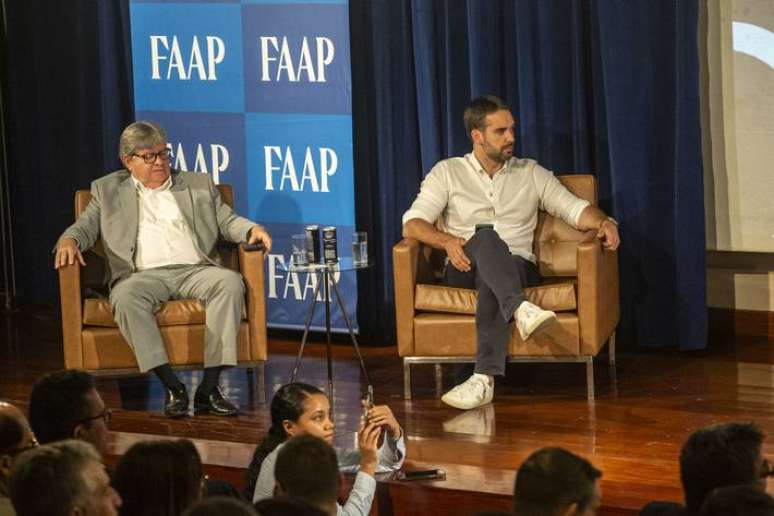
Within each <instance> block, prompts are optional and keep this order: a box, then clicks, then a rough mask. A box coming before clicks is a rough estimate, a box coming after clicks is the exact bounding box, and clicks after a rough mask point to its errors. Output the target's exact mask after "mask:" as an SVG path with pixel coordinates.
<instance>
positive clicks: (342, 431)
mask: <svg viewBox="0 0 774 516" xmlns="http://www.w3.org/2000/svg"><path fill="white" fill-rule="evenodd" d="M0 342H1V343H0V399H6V400H9V401H11V402H13V403H16V404H18V405H20V406H22V407H26V404H27V398H28V396H29V391H30V388H31V385H32V383H33V382H34V380H35V378H37V377H38V376H39V375H41V374H42V373H44V372H47V371H51V370H55V369H58V368H61V367H62V353H61V346H60V342H61V335H60V332H59V321H58V318H57V315H56V314H55V313H53V312H46V311H42V310H28V311H22V312H17V313H14V314H0ZM619 347H625V346H619ZM711 348H712V349H711V351H708V352H694V353H678V352H675V351H657V352H622V353H619V355H618V365H617V370H616V371H615V374H614V375H613V374H611V373H612V372H611V371H609V370H608V368H607V366H606V362H605V360H604V357H600V359H599V361H598V362H597V367H596V369H597V380H596V387H597V399H596V402H594V403H588V402H587V400H586V397H585V392H586V390H585V369H584V367H583V366H582V365H579V364H578V365H576V364H550V365H548V364H547V365H535V364H518V365H512V366H510V367H509V372H508V375H509V376H508V380H506V381H504V382H500V383H499V384H498V386H497V389H496V395H495V401H494V403H493V404H491V405H489V406H486V407H482V408H480V409H478V410H473V411H468V412H461V411H458V410H455V409H452V408H449V407H446V406H445V405H443V404H442V403H441V402H440V400H439V399H438V397H437V396H436V392H435V387H434V382H433V368H432V366H414V369H413V370H412V371H413V374H412V379H413V387H414V399H413V400H411V401H404V400H403V391H402V366H401V362H400V360H399V358H398V357H397V353H396V350H395V348H394V347H382V348H371V347H365V348H364V353H365V356H366V361H367V365H368V369H369V372H370V374H371V376H372V381H373V383H374V389H375V396H376V401H377V403H387V404H389V405H390V406H391V407H392V409H393V411H394V412H395V413H396V415H397V417H398V419H399V420H400V421H401V423H402V424H403V427H404V429H405V433H406V436H407V438H408V441H407V461H408V463H409V464H410V465H411V466H416V467H425V466H434V467H440V468H442V469H445V470H446V471H447V480H446V481H443V482H418V483H399V482H396V481H392V480H389V479H383V482H380V484H379V490H378V494H377V502H378V503H377V504H376V505H377V506H376V507H375V509H374V513H377V512H378V513H379V514H427V513H428V512H431V511H434V512H443V513H446V514H471V513H473V512H475V511H478V510H483V509H501V510H502V509H508V508H509V507H510V494H511V492H512V489H513V479H514V475H515V470H516V468H517V467H518V465H519V464H520V463H521V461H522V460H523V459H524V458H526V457H527V456H528V455H529V454H530V453H531V452H532V451H534V450H535V449H537V448H540V447H543V446H563V447H565V448H568V449H570V450H572V451H573V452H575V453H578V454H580V455H583V456H585V457H586V458H588V459H589V460H591V461H592V462H593V463H594V464H595V465H596V466H597V467H598V468H600V469H601V470H602V471H603V478H602V482H601V486H602V491H603V508H602V511H601V514H636V513H637V512H638V510H639V508H640V507H642V505H644V504H645V503H646V502H648V501H650V500H654V499H659V500H673V501H681V489H680V482H679V473H678V464H677V457H678V453H679V449H680V446H681V444H682V442H683V441H684V439H685V437H686V436H687V435H688V434H689V433H690V432H691V431H693V430H694V429H696V428H699V427H702V426H704V425H708V424H711V423H716V422H721V421H754V422H756V423H757V424H758V425H760V426H761V427H762V428H763V429H764V431H766V432H767V433H768V434H772V433H774V366H773V365H772V364H774V342H769V341H766V340H765V339H757V340H755V339H746V340H741V339H736V340H721V339H718V340H717V342H713V345H712V347H711ZM296 349H297V343H296V342H294V341H291V340H280V339H274V340H272V341H271V342H270V355H269V361H268V363H267V365H266V383H267V392H268V393H271V392H273V389H275V388H276V387H278V386H279V385H281V384H283V383H285V382H287V381H288V379H289V375H290V369H291V367H292V363H293V360H294V354H295V351H296ZM334 355H335V361H334V383H335V389H334V390H335V392H334V408H335V421H336V425H337V443H338V444H339V445H343V446H344V445H351V444H352V443H353V441H354V431H355V429H356V427H357V423H358V418H359V414H360V410H359V399H358V398H359V394H360V392H361V380H362V379H361V376H360V372H359V368H358V364H357V361H356V360H355V359H354V354H353V352H352V350H351V347H350V346H349V345H347V344H337V345H336V346H335V347H334ZM323 357H324V346H323V345H321V344H312V345H311V346H310V347H309V348H308V350H307V353H306V358H305V359H304V362H303V365H302V368H301V376H300V379H301V380H303V381H306V382H309V383H312V384H316V385H318V386H320V387H322V388H324V387H325V374H326V373H325V371H326V370H325V361H324V358H323ZM445 371H446V370H445ZM181 377H182V378H183V379H184V381H185V382H186V384H187V385H188V387H189V392H193V389H194V388H195V385H196V384H197V383H198V381H199V380H200V378H201V373H200V372H184V373H181ZM444 383H445V387H446V388H448V387H449V386H450V385H451V383H452V372H451V371H450V370H449V371H446V372H445V378H444ZM223 387H224V390H225V392H226V394H227V395H228V396H229V397H231V398H232V399H233V400H238V401H239V403H240V405H241V408H242V414H241V415H240V416H239V417H237V418H229V419H222V418H216V417H212V416H197V417H192V418H188V419H184V420H177V421H173V420H170V419H167V418H165V417H164V416H163V415H162V414H161V408H162V404H163V392H162V388H161V386H160V384H159V383H158V382H157V381H156V380H155V379H148V378H147V377H146V378H139V377H133V378H124V379H100V380H99V383H98V388H99V390H100V392H101V393H102V396H103V398H104V399H105V401H106V403H107V405H108V406H109V407H111V408H113V409H114V417H113V421H112V422H111V424H110V427H111V430H112V431H113V439H112V450H111V455H112V457H109V458H108V460H109V461H110V460H115V457H116V456H118V455H120V454H122V453H123V452H124V451H125V450H126V449H127V448H128V446H130V445H131V444H132V443H133V442H136V441H137V440H141V439H145V438H158V437H166V436H178V437H188V438H191V439H194V440H195V442H196V444H197V446H198V448H199V450H200V452H201V454H202V459H203V461H204V462H205V464H206V465H207V468H208V470H209V472H210V473H211V474H214V475H220V476H221V477H224V478H227V479H230V480H232V481H234V482H235V483H241V481H242V475H243V468H244V467H245V466H246V465H247V463H248V462H249V460H250V457H251V455H252V450H253V447H254V445H255V444H256V443H257V442H258V441H259V440H260V439H261V438H262V436H263V435H264V434H265V432H266V430H267V425H268V422H269V417H268V405H261V404H259V403H258V402H257V400H256V399H255V398H254V397H253V396H252V394H251V390H252V384H251V382H249V381H248V375H247V374H246V373H245V370H243V369H233V370H230V371H228V372H227V373H225V374H224V376H223ZM269 395H270V394H269ZM772 452H774V440H771V439H770V440H769V442H767V443H766V444H765V445H764V453H766V454H768V455H769V456H770V455H771V454H772Z"/></svg>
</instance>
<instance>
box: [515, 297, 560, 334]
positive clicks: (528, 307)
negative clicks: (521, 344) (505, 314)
mask: <svg viewBox="0 0 774 516" xmlns="http://www.w3.org/2000/svg"><path fill="white" fill-rule="evenodd" d="M555 322H556V314H555V313H554V312H552V311H551V310H543V309H542V308H540V307H539V306H537V305H533V304H532V303H530V302H529V301H524V302H523V303H521V304H520V305H519V308H517V309H516V326H517V327H518V328H519V333H520V334H521V338H522V340H527V339H528V338H530V337H531V336H532V335H533V334H537V333H540V332H541V331H543V330H545V329H546V328H547V327H548V326H550V325H551V324H553V323H555Z"/></svg>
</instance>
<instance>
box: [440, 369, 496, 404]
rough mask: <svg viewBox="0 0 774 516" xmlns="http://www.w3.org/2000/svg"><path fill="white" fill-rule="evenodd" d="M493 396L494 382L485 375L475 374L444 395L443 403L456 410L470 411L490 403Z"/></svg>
mask: <svg viewBox="0 0 774 516" xmlns="http://www.w3.org/2000/svg"><path fill="white" fill-rule="evenodd" d="M493 396H494V380H490V379H489V378H488V377H487V376H486V375H484V374H474V375H473V376H471V377H470V378H468V379H467V380H465V381H464V382H462V383H461V384H459V385H458V386H456V387H455V388H453V389H452V390H450V391H449V392H447V393H446V394H444V395H443V397H442V398H441V401H443V402H444V403H446V404H447V405H451V406H452V407H454V408H458V409H462V410H468V409H472V408H476V407H480V406H481V405H486V404H487V403H490V402H491V401H492V397H493Z"/></svg>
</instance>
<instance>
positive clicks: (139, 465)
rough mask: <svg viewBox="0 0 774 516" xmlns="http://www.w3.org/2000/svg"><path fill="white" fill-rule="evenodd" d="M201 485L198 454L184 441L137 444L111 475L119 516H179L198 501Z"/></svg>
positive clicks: (202, 486)
mask: <svg viewBox="0 0 774 516" xmlns="http://www.w3.org/2000/svg"><path fill="white" fill-rule="evenodd" d="M204 481H205V477H204V475H203V474H202V463H201V460H200V459H199V453H198V452H197V451H196V448H195V447H194V445H193V443H191V441H189V440H187V439H179V440H174V441H171V440H164V441H145V442H139V443H137V444H135V445H133V446H132V447H131V448H129V450H128V451H127V452H126V454H124V456H123V457H121V460H120V461H119V462H118V465H117V466H116V471H115V474H114V475H113V486H114V487H115V488H116V490H117V491H118V493H119V494H120V495H121V498H122V499H123V501H124V503H123V505H122V507H121V515H122V516H180V515H181V514H182V513H183V511H185V510H186V509H187V508H188V507H190V506H191V505H193V504H194V503H195V502H196V501H197V500H199V499H200V498H201V497H202V494H203V489H204Z"/></svg>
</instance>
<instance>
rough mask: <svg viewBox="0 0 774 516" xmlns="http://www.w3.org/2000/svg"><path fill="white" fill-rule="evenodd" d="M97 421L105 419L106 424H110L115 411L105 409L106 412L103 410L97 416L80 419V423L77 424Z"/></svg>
mask: <svg viewBox="0 0 774 516" xmlns="http://www.w3.org/2000/svg"><path fill="white" fill-rule="evenodd" d="M95 419H103V420H104V421H105V424H108V423H110V420H111V419H113V411H112V410H110V409H109V408H107V407H105V410H103V411H102V412H100V413H99V414H97V415H96V416H91V417H87V418H83V419H79V420H78V421H76V422H75V424H76V425H80V424H83V423H88V422H89V421H94V420H95Z"/></svg>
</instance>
